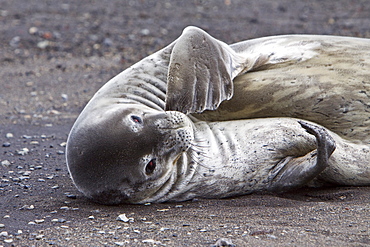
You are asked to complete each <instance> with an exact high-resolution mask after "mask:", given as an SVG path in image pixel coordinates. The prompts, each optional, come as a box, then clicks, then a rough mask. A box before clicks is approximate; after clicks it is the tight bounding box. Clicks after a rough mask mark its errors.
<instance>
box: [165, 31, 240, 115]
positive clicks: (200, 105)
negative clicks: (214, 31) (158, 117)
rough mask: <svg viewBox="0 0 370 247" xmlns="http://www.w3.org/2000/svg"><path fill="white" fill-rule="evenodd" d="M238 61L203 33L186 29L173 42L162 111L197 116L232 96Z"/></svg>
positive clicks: (216, 41)
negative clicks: (164, 104) (194, 114)
mask: <svg viewBox="0 0 370 247" xmlns="http://www.w3.org/2000/svg"><path fill="white" fill-rule="evenodd" d="M241 60H242V58H241V57H240V56H238V55H237V53H236V52H234V51H233V50H232V49H231V48H230V47H229V46H228V45H227V44H225V43H223V42H221V41H219V40H216V39H215V38H213V37H211V36H210V35H209V34H207V33H206V32H205V31H203V30H201V29H199V28H196V27H187V28H185V29H184V31H183V33H182V35H181V36H180V37H179V38H178V40H176V41H175V44H174V47H173V50H172V53H171V57H170V63H169V68H168V76H167V95H166V106H165V109H166V110H172V111H173V110H175V111H181V112H183V113H200V112H203V111H205V110H214V109H217V107H218V106H219V104H220V103H221V102H222V101H224V100H228V99H230V98H231V97H232V95H233V83H232V79H233V78H234V77H235V76H236V75H237V74H238V71H237V70H238V69H237V68H236V67H234V65H235V66H237V65H238V64H240V61H241Z"/></svg>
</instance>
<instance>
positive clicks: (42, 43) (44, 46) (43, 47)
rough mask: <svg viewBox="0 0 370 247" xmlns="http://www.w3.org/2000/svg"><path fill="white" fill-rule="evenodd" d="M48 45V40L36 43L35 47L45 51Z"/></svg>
mask: <svg viewBox="0 0 370 247" xmlns="http://www.w3.org/2000/svg"><path fill="white" fill-rule="evenodd" d="M49 45H50V42H49V41H48V40H43V41H40V42H38V43H37V47H38V48H40V49H46V48H47V47H48V46H49Z"/></svg>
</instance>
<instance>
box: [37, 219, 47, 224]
mask: <svg viewBox="0 0 370 247" xmlns="http://www.w3.org/2000/svg"><path fill="white" fill-rule="evenodd" d="M44 221H45V220H44V219H41V220H35V222H36V223H37V224H41V223H44Z"/></svg>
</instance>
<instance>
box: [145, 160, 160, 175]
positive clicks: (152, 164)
mask: <svg viewBox="0 0 370 247" xmlns="http://www.w3.org/2000/svg"><path fill="white" fill-rule="evenodd" d="M156 166H157V160H156V159H152V160H150V161H149V163H148V164H147V165H146V167H145V172H146V174H147V175H150V174H152V173H153V172H154V170H155V167H156Z"/></svg>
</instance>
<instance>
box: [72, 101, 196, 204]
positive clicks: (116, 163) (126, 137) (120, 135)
mask: <svg viewBox="0 0 370 247" xmlns="http://www.w3.org/2000/svg"><path fill="white" fill-rule="evenodd" d="M78 123H79V124H78V125H75V126H83V127H82V128H80V127H75V128H73V129H72V131H71V134H70V136H69V140H68V145H67V161H68V164H69V172H70V174H71V176H72V179H73V180H74V182H75V184H76V186H77V188H78V189H79V190H80V191H82V192H83V193H84V194H85V195H86V196H87V197H89V198H91V199H93V200H95V201H97V202H99V203H104V204H120V203H139V202H141V201H145V199H148V198H150V197H153V195H155V194H156V193H162V189H163V186H164V184H166V182H167V181H168V180H169V179H170V178H171V174H172V171H173V169H174V167H175V166H176V161H177V159H178V158H179V157H180V156H181V154H182V153H184V152H185V151H186V150H187V149H188V148H189V147H190V145H191V142H192V140H193V138H194V136H193V134H194V133H193V127H192V122H191V121H190V119H188V117H187V116H186V115H184V114H182V113H180V112H173V111H168V112H165V111H157V110H153V109H151V108H149V107H145V106H143V105H139V104H130V105H127V104H125V105H122V104H117V105H114V106H112V105H111V106H109V107H107V108H106V110H105V111H102V109H99V110H98V111H96V112H95V113H93V112H89V114H82V115H81V117H80V118H79V120H78Z"/></svg>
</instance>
